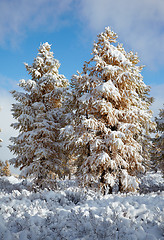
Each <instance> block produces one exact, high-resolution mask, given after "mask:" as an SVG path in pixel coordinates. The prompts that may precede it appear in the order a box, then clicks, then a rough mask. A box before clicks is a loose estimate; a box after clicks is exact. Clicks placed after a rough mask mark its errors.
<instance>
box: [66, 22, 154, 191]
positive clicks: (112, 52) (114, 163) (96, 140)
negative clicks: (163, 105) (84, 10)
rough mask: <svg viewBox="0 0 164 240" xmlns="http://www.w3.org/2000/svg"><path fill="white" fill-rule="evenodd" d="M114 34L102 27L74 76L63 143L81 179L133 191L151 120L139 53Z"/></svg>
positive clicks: (141, 162)
mask: <svg viewBox="0 0 164 240" xmlns="http://www.w3.org/2000/svg"><path fill="white" fill-rule="evenodd" d="M116 39H117V35H116V34H115V33H114V32H113V31H112V30H111V29H110V28H109V27H107V28H105V31H104V32H103V33H101V34H99V35H98V41H97V42H95V43H94V46H93V51H92V58H91V59H90V61H88V62H85V64H84V67H83V71H82V73H78V74H77V75H74V76H73V78H72V81H71V86H72V89H73V93H72V94H73V96H72V97H73V100H72V102H71V103H70V106H71V109H73V119H72V124H71V125H70V126H69V127H68V126H67V128H66V129H65V136H67V135H68V136H69V141H68V142H67V146H66V147H67V148H68V149H70V151H71V152H72V154H74V156H76V159H77V160H76V163H77V168H78V170H77V175H78V177H79V180H80V181H81V182H82V183H83V184H84V185H92V183H99V185H101V186H102V187H103V189H105V188H106V187H108V191H109V192H112V188H113V186H114V185H118V187H119V190H120V191H135V190H136V189H137V188H138V180H137V174H138V173H140V172H143V171H144V166H143V162H144V161H145V159H144V158H143V156H144V149H143V148H142V142H144V140H145V136H147V135H149V132H150V131H151V130H152V129H153V128H154V126H155V124H154V123H153V122H152V121H151V117H152V112H151V111H150V110H149V105H150V99H149V98H148V95H147V94H148V92H149V90H150V88H149V87H148V86H146V85H145V83H144V82H143V77H142V75H141V70H142V68H143V67H142V66H139V65H138V63H139V59H138V56H137V54H134V53H133V52H129V53H127V52H126V51H125V49H124V48H123V45H122V44H117V45H116V42H117V41H116ZM63 132H64V131H63ZM70 132H71V133H72V135H71V137H70V135H69V134H70Z"/></svg>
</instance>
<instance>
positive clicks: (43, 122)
mask: <svg viewBox="0 0 164 240" xmlns="http://www.w3.org/2000/svg"><path fill="white" fill-rule="evenodd" d="M50 50H51V46H50V45H49V44H48V43H44V44H42V45H40V48H39V53H38V55H37V57H36V58H35V59H34V62H33V64H32V65H31V66H30V65H28V64H25V67H26V69H27V72H28V73H29V75H31V79H30V80H27V81H26V80H20V83H19V86H20V87H21V88H23V90H24V91H23V92H18V91H15V90H14V91H11V93H12V95H13V97H14V98H15V99H16V101H17V103H16V104H13V107H12V113H13V117H14V118H15V119H17V123H13V124H12V127H13V128H14V129H19V135H18V136H17V137H12V138H11V139H10V140H11V142H12V143H13V145H10V146H9V149H10V150H11V151H12V152H13V153H14V154H16V155H17V157H16V158H13V159H11V160H10V161H11V163H12V164H13V165H14V166H15V167H20V170H23V171H22V175H23V176H24V177H27V176H32V177H34V178H35V182H36V183H37V184H38V185H39V186H41V187H45V186H46V179H48V175H49V173H50V172H54V173H55V174H56V175H59V176H61V174H62V173H63V172H64V166H63V163H62V159H61V154H62V151H61V143H60V142H59V132H60V127H61V125H62V112H61V111H60V107H61V105H62V102H63V100H64V95H65V89H66V87H67V86H68V81H67V80H66V79H65V77H64V76H63V75H60V74H59V72H58V69H59V67H60V64H59V61H58V60H56V59H54V56H53V52H51V51H50ZM43 182H44V186H43Z"/></svg>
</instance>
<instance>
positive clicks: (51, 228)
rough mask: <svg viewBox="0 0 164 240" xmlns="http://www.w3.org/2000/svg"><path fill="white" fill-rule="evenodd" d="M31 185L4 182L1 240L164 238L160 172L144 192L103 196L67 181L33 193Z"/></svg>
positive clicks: (149, 177)
mask: <svg viewBox="0 0 164 240" xmlns="http://www.w3.org/2000/svg"><path fill="white" fill-rule="evenodd" d="M28 187H29V183H27V182H26V181H22V180H18V179H16V178H14V177H2V178H0V239H1V240H16V239H20V240H27V239H30V240H37V239H38V240H42V239H43V240H50V239H53V240H61V239H63V240H75V239H76V240H78V239H83V240H92V239H93V240H96V239H101V240H102V239H106V240H113V239H121V240H130V239H131V240H136V239H138V240H142V239H143V240H146V239H147V240H155V239H160V240H162V239H164V235H163V233H164V189H163V187H164V180H163V179H162V177H161V175H160V174H159V173H156V174H152V173H150V174H148V175H147V176H145V177H144V178H143V180H142V183H141V193H140V194H139V193H138V194H112V195H106V196H102V195H100V194H96V193H95V192H93V191H91V190H86V189H83V190H82V189H80V188H78V187H77V186H76V184H75V182H74V181H64V182H63V183H62V184H61V185H60V190H58V191H47V190H44V191H41V192H37V193H34V192H30V191H29V190H28ZM144 189H145V190H144ZM162 190H163V191H162ZM152 191H156V192H152Z"/></svg>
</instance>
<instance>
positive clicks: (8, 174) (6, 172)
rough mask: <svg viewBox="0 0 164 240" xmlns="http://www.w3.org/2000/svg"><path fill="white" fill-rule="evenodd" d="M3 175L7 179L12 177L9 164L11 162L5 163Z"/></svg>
mask: <svg viewBox="0 0 164 240" xmlns="http://www.w3.org/2000/svg"><path fill="white" fill-rule="evenodd" d="M2 174H3V176H7V177H8V176H11V172H10V164H9V162H8V161H7V160H6V161H5V164H3V167H2Z"/></svg>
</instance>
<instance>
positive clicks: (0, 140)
mask: <svg viewBox="0 0 164 240" xmlns="http://www.w3.org/2000/svg"><path fill="white" fill-rule="evenodd" d="M0 110H1V108H0ZM0 132H1V129H0ZM1 142H2V139H1V138H0V147H1Z"/></svg>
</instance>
